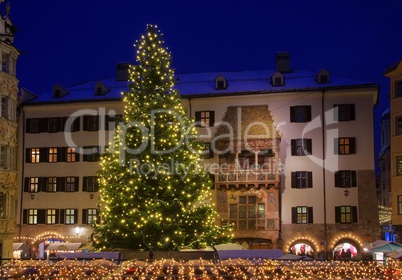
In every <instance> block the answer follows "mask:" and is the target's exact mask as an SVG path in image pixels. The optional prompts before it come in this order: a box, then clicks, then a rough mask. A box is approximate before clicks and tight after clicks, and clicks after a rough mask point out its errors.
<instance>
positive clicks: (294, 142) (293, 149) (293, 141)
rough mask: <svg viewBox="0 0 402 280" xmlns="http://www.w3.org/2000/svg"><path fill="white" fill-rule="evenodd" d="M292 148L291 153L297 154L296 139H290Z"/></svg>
mask: <svg viewBox="0 0 402 280" xmlns="http://www.w3.org/2000/svg"><path fill="white" fill-rule="evenodd" d="M290 149H291V155H292V156H295V155H296V139H292V140H290Z"/></svg>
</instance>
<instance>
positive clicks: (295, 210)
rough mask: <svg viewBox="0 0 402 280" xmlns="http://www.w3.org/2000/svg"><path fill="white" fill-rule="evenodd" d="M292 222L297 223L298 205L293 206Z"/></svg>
mask: <svg viewBox="0 0 402 280" xmlns="http://www.w3.org/2000/svg"><path fill="white" fill-rule="evenodd" d="M292 224H297V207H292Z"/></svg>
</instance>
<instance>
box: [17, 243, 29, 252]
mask: <svg viewBox="0 0 402 280" xmlns="http://www.w3.org/2000/svg"><path fill="white" fill-rule="evenodd" d="M24 246H25V247H28V245H26V244H25V243H13V251H15V250H21V249H22V247H24ZM28 248H29V247H28Z"/></svg>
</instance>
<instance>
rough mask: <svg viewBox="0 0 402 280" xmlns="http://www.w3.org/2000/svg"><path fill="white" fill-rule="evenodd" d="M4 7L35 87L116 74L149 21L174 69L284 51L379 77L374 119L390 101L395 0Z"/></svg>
mask: <svg viewBox="0 0 402 280" xmlns="http://www.w3.org/2000/svg"><path fill="white" fill-rule="evenodd" d="M3 6H4V4H3ZM10 6H11V13H10V19H11V20H12V22H13V24H14V25H15V26H17V27H18V32H17V34H16V37H15V41H14V44H15V45H16V46H17V47H18V48H19V49H20V50H21V51H22V52H23V54H22V55H20V57H19V61H18V64H17V77H18V78H19V80H20V86H21V87H24V88H26V89H28V90H30V91H32V92H34V93H35V94H41V93H43V92H48V91H51V90H52V87H53V86H54V85H55V84H56V83H59V84H61V85H62V86H66V87H68V86H71V85H74V84H77V83H80V82H83V81H86V80H99V79H105V78H113V77H115V67H116V64H117V63H118V62H133V63H134V62H135V49H134V46H133V44H134V43H135V41H136V40H137V39H139V38H140V36H141V35H142V34H144V32H145V27H146V24H149V23H150V24H156V25H158V26H159V28H160V30H161V31H162V32H163V33H164V35H165V37H164V40H165V43H166V46H167V47H168V48H169V50H170V51H171V53H172V57H173V67H174V68H175V69H176V73H178V74H180V73H193V72H212V71H238V70H267V69H273V68H274V66H275V64H274V63H275V53H276V52H280V51H289V52H290V56H291V67H292V68H294V69H304V70H308V71H313V72H315V71H318V70H320V69H321V68H326V69H328V70H329V71H330V72H331V74H332V75H334V76H339V77H343V78H349V79H354V80H361V81H369V82H374V83H377V84H378V85H379V86H380V102H379V103H378V105H377V106H376V107H375V113H376V119H378V118H379V116H380V115H381V113H382V111H383V110H384V109H385V108H386V106H387V105H388V93H389V84H388V83H389V81H388V79H387V78H385V77H384V75H383V73H384V70H385V68H387V67H388V66H389V65H391V64H393V63H395V62H397V61H398V60H399V59H400V58H402V36H401V30H402V1H400V0H387V1H378V0H377V1H374V0H368V1H353V0H352V1H351V0H348V1H345V0H336V1H318V0H304V1H300V0H292V1H291V0H281V1H271V0H265V1H254V0H248V1H229V0H228V1H219V0H215V1H210V0H203V1H191V0H190V1H189V0H186V1H184V0H170V1H162V0H159V1H158V0H155V1H133V0H114V1H110V0H96V1H95V0H69V1H67V0H41V1H34V0H25V1H24V0H10ZM375 126H376V129H377V127H378V121H377V122H376V124H375ZM376 134H377V135H378V131H377V133H376ZM377 135H376V141H377V140H378V136H377Z"/></svg>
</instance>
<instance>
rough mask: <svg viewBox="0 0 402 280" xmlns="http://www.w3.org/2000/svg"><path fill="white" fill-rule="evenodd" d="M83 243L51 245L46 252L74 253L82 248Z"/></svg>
mask: <svg viewBox="0 0 402 280" xmlns="http://www.w3.org/2000/svg"><path fill="white" fill-rule="evenodd" d="M81 245H82V243H60V242H57V243H51V244H49V246H47V248H46V251H51V250H54V251H73V250H77V249H78V248H80V247H81Z"/></svg>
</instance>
